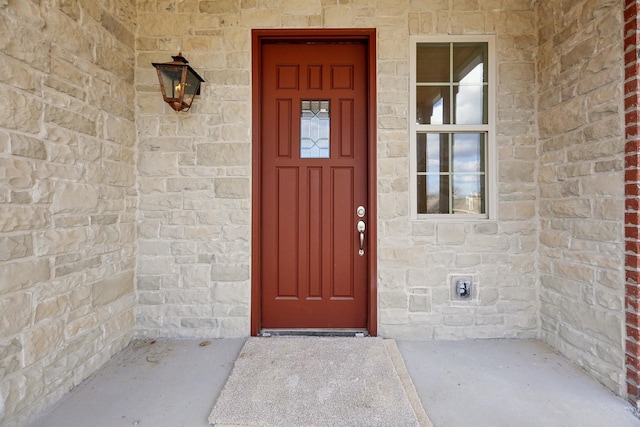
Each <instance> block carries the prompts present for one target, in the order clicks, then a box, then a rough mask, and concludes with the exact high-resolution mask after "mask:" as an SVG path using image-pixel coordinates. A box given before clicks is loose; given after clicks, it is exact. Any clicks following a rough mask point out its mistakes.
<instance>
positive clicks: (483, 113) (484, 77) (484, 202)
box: [409, 36, 497, 220]
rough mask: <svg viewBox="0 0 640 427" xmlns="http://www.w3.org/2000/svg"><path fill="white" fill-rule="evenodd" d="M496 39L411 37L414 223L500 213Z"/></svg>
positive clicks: (476, 37) (475, 217)
mask: <svg viewBox="0 0 640 427" xmlns="http://www.w3.org/2000/svg"><path fill="white" fill-rule="evenodd" d="M494 50H495V47H494V38H493V37H492V36H447V37H434V36H413V37H411V88H410V89H411V90H410V92H411V106H410V115H409V123H410V132H411V135H410V139H411V211H412V217H413V218H414V219H456V220H459V219H486V218H491V219H493V218H495V216H496V192H497V182H496V179H497V178H496V175H497V173H496V172H497V165H496V156H497V155H496V143H495V120H496V119H495V89H496V78H495V75H496V72H495V66H494V61H495V52H494Z"/></svg>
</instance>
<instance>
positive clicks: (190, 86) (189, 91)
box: [184, 70, 200, 97]
mask: <svg viewBox="0 0 640 427" xmlns="http://www.w3.org/2000/svg"><path fill="white" fill-rule="evenodd" d="M199 86H200V79H198V77H197V76H196V75H195V74H193V73H192V72H191V70H189V71H188V72H187V83H186V85H185V88H184V94H185V97H186V96H192V95H194V94H195V93H196V92H197V90H198V87H199Z"/></svg>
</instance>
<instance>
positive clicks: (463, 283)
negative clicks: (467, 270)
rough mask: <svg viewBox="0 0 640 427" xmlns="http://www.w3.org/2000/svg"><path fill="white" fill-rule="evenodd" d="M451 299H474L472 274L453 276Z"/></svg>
mask: <svg viewBox="0 0 640 427" xmlns="http://www.w3.org/2000/svg"><path fill="white" fill-rule="evenodd" d="M451 299H452V300H453V301H471V300H473V299H474V289H473V277H472V276H466V275H465V276H462V275H459V276H451Z"/></svg>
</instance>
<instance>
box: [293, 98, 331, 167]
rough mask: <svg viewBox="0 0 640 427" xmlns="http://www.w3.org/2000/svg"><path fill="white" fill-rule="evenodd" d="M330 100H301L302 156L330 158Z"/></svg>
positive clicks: (306, 157)
mask: <svg viewBox="0 0 640 427" xmlns="http://www.w3.org/2000/svg"><path fill="white" fill-rule="evenodd" d="M330 124H331V122H330V118H329V101H328V100H327V101H306V100H303V101H302V102H301V114H300V157H301V158H305V159H328V158H329V157H330V149H329V148H330V144H329V142H330V141H329V135H330V133H331V132H330V129H331V127H330Z"/></svg>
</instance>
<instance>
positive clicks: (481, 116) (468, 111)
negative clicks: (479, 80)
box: [454, 85, 487, 125]
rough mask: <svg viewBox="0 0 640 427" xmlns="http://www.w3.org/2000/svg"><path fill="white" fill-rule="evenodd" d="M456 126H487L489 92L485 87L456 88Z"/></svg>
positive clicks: (461, 86)
mask: <svg viewBox="0 0 640 427" xmlns="http://www.w3.org/2000/svg"><path fill="white" fill-rule="evenodd" d="M454 98H455V99H454V103H455V119H454V122H455V124H458V125H481V124H487V90H486V86H485V85H472V86H466V85H465V86H463V85H460V86H456V87H454Z"/></svg>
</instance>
